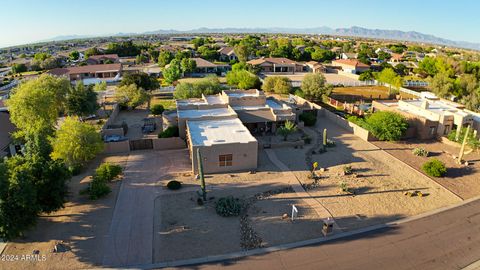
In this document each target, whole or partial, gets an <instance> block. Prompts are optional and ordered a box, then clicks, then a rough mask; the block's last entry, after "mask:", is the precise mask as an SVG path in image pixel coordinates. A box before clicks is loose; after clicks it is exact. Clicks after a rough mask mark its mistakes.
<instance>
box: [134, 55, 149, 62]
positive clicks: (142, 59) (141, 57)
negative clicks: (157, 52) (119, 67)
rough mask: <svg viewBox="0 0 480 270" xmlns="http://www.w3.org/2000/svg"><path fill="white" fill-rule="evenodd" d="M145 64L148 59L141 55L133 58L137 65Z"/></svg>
mask: <svg viewBox="0 0 480 270" xmlns="http://www.w3.org/2000/svg"><path fill="white" fill-rule="evenodd" d="M147 62H148V57H147V56H145V55H143V54H139V55H137V57H136V58H135V63H137V64H142V63H147Z"/></svg>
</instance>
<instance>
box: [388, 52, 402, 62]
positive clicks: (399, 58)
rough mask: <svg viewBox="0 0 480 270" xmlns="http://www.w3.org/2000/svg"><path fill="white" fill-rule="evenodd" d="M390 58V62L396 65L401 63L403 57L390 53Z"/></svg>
mask: <svg viewBox="0 0 480 270" xmlns="http://www.w3.org/2000/svg"><path fill="white" fill-rule="evenodd" d="M390 55H391V56H392V57H391V58H390V62H393V63H397V62H402V61H403V55H402V54H399V53H391V54H390Z"/></svg>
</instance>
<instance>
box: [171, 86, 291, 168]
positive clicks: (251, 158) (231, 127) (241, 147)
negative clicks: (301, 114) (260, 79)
mask: <svg viewBox="0 0 480 270" xmlns="http://www.w3.org/2000/svg"><path fill="white" fill-rule="evenodd" d="M177 119H178V120H177V123H178V128H179V134H180V137H181V138H184V139H186V140H187V143H188V147H189V149H190V157H191V159H192V170H193V171H194V173H197V172H198V168H197V164H198V163H197V154H196V152H197V149H200V151H201V155H202V160H203V169H204V172H206V173H217V172H229V171H240V170H255V169H256V168H257V156H258V142H257V140H256V139H255V138H254V137H253V136H252V133H256V134H264V133H275V131H276V128H277V127H278V126H280V125H282V124H283V123H284V122H285V121H286V120H290V121H295V119H296V115H295V113H293V111H292V108H291V107H290V106H288V105H287V104H285V103H283V102H280V101H278V100H275V99H273V98H267V97H266V96H265V94H264V93H263V92H262V91H258V90H256V89H251V90H228V91H227V90H224V91H222V92H221V93H220V94H217V95H212V96H202V98H200V99H186V100H177Z"/></svg>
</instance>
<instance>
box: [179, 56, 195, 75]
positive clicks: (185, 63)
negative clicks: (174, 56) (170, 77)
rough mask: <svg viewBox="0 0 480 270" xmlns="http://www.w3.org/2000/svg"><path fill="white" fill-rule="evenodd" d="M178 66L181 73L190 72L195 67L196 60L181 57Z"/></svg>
mask: <svg viewBox="0 0 480 270" xmlns="http://www.w3.org/2000/svg"><path fill="white" fill-rule="evenodd" d="M180 67H181V69H182V72H183V73H192V72H194V71H195V69H196V68H197V62H195V60H193V59H190V58H183V59H182V61H181V62H180Z"/></svg>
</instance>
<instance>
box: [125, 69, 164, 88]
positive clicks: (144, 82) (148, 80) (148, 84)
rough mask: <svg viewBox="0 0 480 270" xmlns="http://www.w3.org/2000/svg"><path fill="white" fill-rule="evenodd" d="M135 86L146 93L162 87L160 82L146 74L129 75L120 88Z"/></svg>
mask: <svg viewBox="0 0 480 270" xmlns="http://www.w3.org/2000/svg"><path fill="white" fill-rule="evenodd" d="M131 84H135V85H136V86H137V87H139V88H142V89H144V90H146V91H151V90H154V89H158V87H160V85H159V83H158V80H157V79H156V78H155V77H153V76H150V75H148V74H147V73H145V72H140V73H129V74H126V75H124V76H123V78H122V81H121V82H120V84H119V86H126V85H131Z"/></svg>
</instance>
